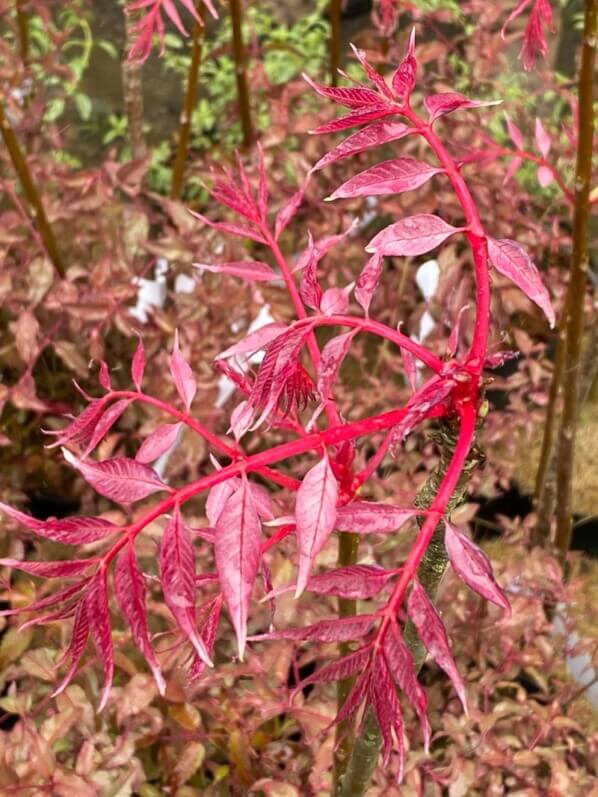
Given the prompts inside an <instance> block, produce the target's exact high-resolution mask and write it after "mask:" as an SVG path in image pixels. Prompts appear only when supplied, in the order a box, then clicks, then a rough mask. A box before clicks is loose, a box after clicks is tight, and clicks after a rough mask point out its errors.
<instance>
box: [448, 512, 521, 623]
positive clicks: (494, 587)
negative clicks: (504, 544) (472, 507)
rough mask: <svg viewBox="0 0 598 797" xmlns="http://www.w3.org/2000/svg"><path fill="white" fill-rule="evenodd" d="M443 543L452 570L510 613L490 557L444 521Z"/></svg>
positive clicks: (475, 589) (468, 584)
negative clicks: (495, 576)
mask: <svg viewBox="0 0 598 797" xmlns="http://www.w3.org/2000/svg"><path fill="white" fill-rule="evenodd" d="M444 544H445V547H446V550H447V553H448V555H449V559H450V562H451V565H452V566H453V570H454V571H455V573H456V574H457V575H458V576H459V578H460V579H461V580H462V581H464V582H465V584H467V586H468V587H471V589H473V590H474V591H475V592H477V593H478V594H479V595H481V596H482V597H483V598H486V599H487V600H489V601H492V603H495V604H496V605H497V606H500V607H501V608H502V609H504V610H505V612H507V614H509V615H510V614H511V605H510V603H509V599H508V598H507V596H506V595H505V593H504V592H503V591H502V589H501V588H500V587H499V586H498V584H497V583H496V579H495V578H494V574H493V572H492V565H491V564H490V559H488V557H487V556H486V554H485V553H484V551H482V550H481V549H480V548H478V546H477V545H476V544H475V543H474V542H472V541H471V540H470V539H469V537H467V536H466V535H465V534H462V533H461V532H460V531H459V530H458V529H456V528H455V527H454V526H452V525H451V524H450V523H446V522H445V533H444Z"/></svg>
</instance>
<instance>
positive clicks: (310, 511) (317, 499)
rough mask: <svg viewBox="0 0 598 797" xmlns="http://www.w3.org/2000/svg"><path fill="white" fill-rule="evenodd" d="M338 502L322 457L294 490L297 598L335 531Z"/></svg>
mask: <svg viewBox="0 0 598 797" xmlns="http://www.w3.org/2000/svg"><path fill="white" fill-rule="evenodd" d="M337 501H338V484H337V481H336V478H335V476H334V473H333V471H332V468H331V467H330V462H329V460H328V455H327V454H326V453H325V454H324V456H323V457H322V459H321V460H320V461H319V462H318V464H317V465H314V467H313V468H311V470H309V471H308V472H307V473H306V475H305V476H304V478H303V481H302V482H301V486H300V487H299V489H298V490H297V497H296V501H295V522H296V527H297V532H296V533H297V545H298V548H299V572H298V576H297V589H296V591H295V596H296V597H299V595H301V593H302V592H303V590H304V589H305V586H306V584H307V581H308V578H309V571H310V569H311V566H312V564H313V561H314V559H315V558H316V556H317V555H318V553H319V552H320V551H321V550H322V548H323V546H324V544H325V543H326V540H327V539H328V537H329V536H330V534H331V533H332V530H333V529H334V521H335V520H336V503H337Z"/></svg>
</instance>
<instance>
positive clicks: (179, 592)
mask: <svg viewBox="0 0 598 797" xmlns="http://www.w3.org/2000/svg"><path fill="white" fill-rule="evenodd" d="M160 580H161V582H162V591H163V593H164V600H165V601H166V605H167V606H168V608H169V609H170V612H171V614H172V616H173V617H174V619H175V621H176V623H177V625H178V626H179V628H180V629H181V631H182V632H183V633H184V634H185V636H186V637H187V639H188V640H189V642H190V643H191V644H192V646H193V648H194V650H195V652H196V653H197V655H198V656H199V657H200V659H202V661H204V662H205V663H206V664H207V665H208V666H209V667H211V666H212V661H211V659H210V656H209V654H208V651H207V650H206V646H205V644H204V642H203V640H202V638H201V635H200V633H199V630H198V628H197V624H196V621H195V590H196V587H195V551H194V549H193V540H192V538H191V531H190V529H189V527H188V526H187V524H186V523H185V522H184V520H183V518H182V517H181V512H180V509H179V507H178V506H176V507H175V510H174V514H173V516H172V518H171V519H170V521H169V523H168V525H167V526H166V529H165V531H164V535H163V537H162V544H161V545H160Z"/></svg>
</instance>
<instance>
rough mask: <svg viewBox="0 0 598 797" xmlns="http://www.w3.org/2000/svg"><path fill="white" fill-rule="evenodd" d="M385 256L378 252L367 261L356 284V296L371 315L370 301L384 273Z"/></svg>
mask: <svg viewBox="0 0 598 797" xmlns="http://www.w3.org/2000/svg"><path fill="white" fill-rule="evenodd" d="M383 265H384V258H383V256H382V255H381V254H379V253H378V252H376V253H375V254H373V255H372V256H371V257H370V259H369V260H368V261H367V263H366V264H365V266H364V267H363V270H362V272H361V274H360V275H359V277H358V279H357V283H356V285H355V298H356V300H357V301H358V302H359V304H360V305H361V306H362V307H363V310H364V312H365V314H366V315H369V310H370V303H371V301H372V297H373V295H374V292H375V290H376V288H377V287H378V283H379V282H380V275H381V274H382V267H383Z"/></svg>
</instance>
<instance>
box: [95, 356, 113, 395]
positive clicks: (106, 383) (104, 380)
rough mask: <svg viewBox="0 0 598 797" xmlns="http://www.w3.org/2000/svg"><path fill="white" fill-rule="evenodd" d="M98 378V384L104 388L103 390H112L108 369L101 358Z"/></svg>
mask: <svg viewBox="0 0 598 797" xmlns="http://www.w3.org/2000/svg"><path fill="white" fill-rule="evenodd" d="M98 378H99V381H100V385H101V386H102V387H103V388H104V390H108V391H110V390H112V380H111V379H110V371H109V370H108V364H107V363H106V362H105V361H104V360H102V362H101V363H100V372H99V374H98Z"/></svg>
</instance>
